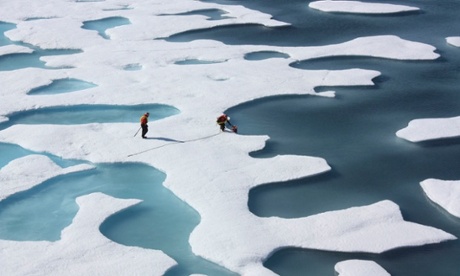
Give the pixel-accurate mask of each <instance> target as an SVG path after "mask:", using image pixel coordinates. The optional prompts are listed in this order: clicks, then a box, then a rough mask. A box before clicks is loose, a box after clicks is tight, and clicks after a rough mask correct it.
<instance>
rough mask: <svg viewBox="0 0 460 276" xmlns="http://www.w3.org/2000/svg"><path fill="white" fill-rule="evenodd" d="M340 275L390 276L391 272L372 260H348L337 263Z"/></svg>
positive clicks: (336, 269)
mask: <svg viewBox="0 0 460 276" xmlns="http://www.w3.org/2000/svg"><path fill="white" fill-rule="evenodd" d="M335 271H337V273H338V276H369V275H372V276H390V274H389V273H388V272H387V271H386V270H385V269H383V268H382V267H381V266H379V265H378V264H377V263H375V262H372V261H363V260H347V261H342V262H338V263H337V264H336V265H335Z"/></svg>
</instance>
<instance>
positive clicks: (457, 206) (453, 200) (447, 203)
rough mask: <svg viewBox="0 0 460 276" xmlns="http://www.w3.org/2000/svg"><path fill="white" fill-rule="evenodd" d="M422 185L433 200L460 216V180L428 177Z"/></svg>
mask: <svg viewBox="0 0 460 276" xmlns="http://www.w3.org/2000/svg"><path fill="white" fill-rule="evenodd" d="M420 185H421V186H422V188H423V191H424V192H425V194H426V195H427V196H428V197H429V198H430V199H431V200H432V201H433V202H435V203H436V204H438V205H439V206H441V207H442V208H444V209H445V210H446V211H448V212H449V213H451V214H452V215H454V216H456V217H459V218H460V180H455V181H454V180H440V179H426V180H424V181H422V182H420Z"/></svg>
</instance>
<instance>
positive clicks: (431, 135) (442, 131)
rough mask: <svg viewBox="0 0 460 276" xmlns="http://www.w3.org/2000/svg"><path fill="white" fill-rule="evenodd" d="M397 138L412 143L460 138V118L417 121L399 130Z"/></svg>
mask: <svg viewBox="0 0 460 276" xmlns="http://www.w3.org/2000/svg"><path fill="white" fill-rule="evenodd" d="M396 136H398V137H400V138H403V139H406V140H408V141H411V142H422V141H428V140H436V139H445V138H456V137H460V116H458V117H451V118H426V119H415V120H412V121H410V122H409V124H408V125H407V127H405V128H403V129H400V130H398V131H397V132H396Z"/></svg>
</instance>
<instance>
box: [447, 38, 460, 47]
mask: <svg viewBox="0 0 460 276" xmlns="http://www.w3.org/2000/svg"><path fill="white" fill-rule="evenodd" d="M446 41H447V43H449V44H451V45H453V46H457V47H460V36H451V37H448V38H446Z"/></svg>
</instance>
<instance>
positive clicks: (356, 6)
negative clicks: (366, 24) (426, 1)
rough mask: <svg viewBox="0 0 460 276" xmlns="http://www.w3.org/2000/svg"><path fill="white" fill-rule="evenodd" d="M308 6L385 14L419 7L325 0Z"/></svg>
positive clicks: (327, 9)
mask: <svg viewBox="0 0 460 276" xmlns="http://www.w3.org/2000/svg"><path fill="white" fill-rule="evenodd" d="M308 6H309V7H310V8H313V9H317V10H321V11H324V12H343V13H363V14H387V13H401V12H409V11H418V10H419V8H416V7H410V6H404V5H396V4H384V3H367V2H361V1H340V0H325V1H314V2H311V3H310V4H308Z"/></svg>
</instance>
